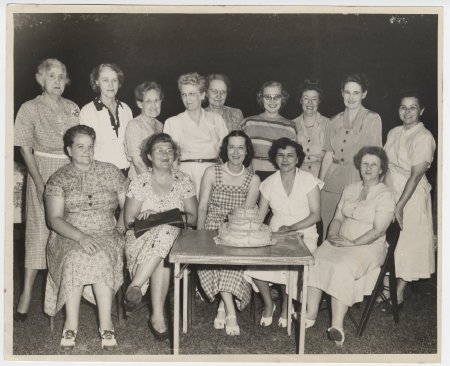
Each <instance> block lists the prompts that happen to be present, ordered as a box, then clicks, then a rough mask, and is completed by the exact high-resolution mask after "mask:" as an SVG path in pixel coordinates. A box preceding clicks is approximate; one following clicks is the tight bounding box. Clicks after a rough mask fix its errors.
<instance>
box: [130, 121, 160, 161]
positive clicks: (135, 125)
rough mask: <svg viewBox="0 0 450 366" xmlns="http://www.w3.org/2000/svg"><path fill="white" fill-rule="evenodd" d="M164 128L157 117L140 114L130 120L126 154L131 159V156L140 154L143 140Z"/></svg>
mask: <svg viewBox="0 0 450 366" xmlns="http://www.w3.org/2000/svg"><path fill="white" fill-rule="evenodd" d="M162 130H163V124H162V123H161V122H159V121H158V120H157V119H156V118H150V117H147V116H144V115H143V114H140V115H139V116H137V117H136V118H134V119H132V120H131V121H130V122H128V125H127V129H126V130H125V140H124V146H125V154H126V155H127V157H128V159H129V160H130V161H131V158H133V157H135V156H140V154H141V149H142V146H141V145H142V142H143V141H144V140H146V139H147V138H148V137H150V136H151V135H154V134H155V133H160V132H162Z"/></svg>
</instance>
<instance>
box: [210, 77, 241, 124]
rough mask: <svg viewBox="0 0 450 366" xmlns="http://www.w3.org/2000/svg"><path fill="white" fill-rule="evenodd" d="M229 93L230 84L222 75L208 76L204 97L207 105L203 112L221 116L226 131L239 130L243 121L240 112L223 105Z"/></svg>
mask: <svg viewBox="0 0 450 366" xmlns="http://www.w3.org/2000/svg"><path fill="white" fill-rule="evenodd" d="M230 91H231V82H230V79H229V78H228V76H226V75H224V74H210V75H208V76H207V77H206V97H207V98H208V102H209V105H208V106H207V107H206V108H205V111H208V112H213V113H217V114H218V115H219V116H221V117H222V118H223V119H224V121H225V123H226V125H227V128H228V131H233V130H239V129H240V128H241V127H240V126H241V122H242V121H243V119H244V115H243V114H242V111H241V110H240V109H238V108H231V107H228V106H226V105H225V101H226V100H227V96H228V95H229V94H230Z"/></svg>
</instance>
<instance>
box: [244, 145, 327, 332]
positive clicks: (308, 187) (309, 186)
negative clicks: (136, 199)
mask: <svg viewBox="0 0 450 366" xmlns="http://www.w3.org/2000/svg"><path fill="white" fill-rule="evenodd" d="M304 158H305V154H304V153H303V149H302V146H301V145H300V144H298V143H297V142H295V141H292V140H290V139H288V138H286V137H283V138H281V139H278V140H275V141H274V142H273V143H272V146H271V148H270V150H269V159H270V161H271V162H272V163H273V165H274V166H275V167H276V168H277V169H278V171H277V172H276V173H274V174H272V175H271V176H270V177H268V178H267V179H266V180H265V181H264V182H262V183H261V187H260V191H261V195H260V198H259V211H260V213H261V215H262V216H263V217H265V216H266V215H267V212H268V210H269V206H270V208H271V209H272V212H273V216H272V219H271V220H270V227H271V228H272V230H273V231H278V232H286V233H287V232H291V231H297V232H299V233H302V234H303V240H304V242H305V244H306V246H307V247H308V249H309V250H310V251H311V253H313V252H314V251H315V250H316V248H317V238H318V234H317V230H316V222H318V221H320V189H319V184H320V183H319V182H320V181H319V180H318V179H317V178H315V177H314V176H313V175H312V174H311V173H309V172H305V171H303V170H301V169H300V168H301V166H302V163H303V160H304ZM320 185H321V184H320ZM245 275H246V278H247V277H250V278H251V279H253V281H254V283H255V284H256V286H257V288H258V290H259V291H260V292H261V295H262V297H263V300H264V311H263V314H262V317H261V321H260V325H261V326H264V327H267V326H269V325H271V324H272V317H273V313H274V312H275V304H274V303H273V300H272V297H271V294H270V289H269V282H271V283H280V284H282V285H283V286H282V287H283V302H282V309H281V316H280V319H279V321H278V326H280V327H283V328H285V327H286V326H287V307H288V306H287V305H288V303H287V299H288V297H287V293H288V286H287V283H288V271H287V268H286V267H273V266H270V267H269V268H268V269H263V270H261V269H258V268H256V269H253V268H252V269H250V268H249V269H248V270H247V271H245ZM284 288H285V291H284Z"/></svg>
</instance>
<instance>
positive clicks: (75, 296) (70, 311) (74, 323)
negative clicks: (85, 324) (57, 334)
mask: <svg viewBox="0 0 450 366" xmlns="http://www.w3.org/2000/svg"><path fill="white" fill-rule="evenodd" d="M82 293H83V286H79V287H75V288H74V290H73V292H72V294H71V295H70V297H69V299H68V300H67V301H66V303H65V306H66V321H65V322H64V329H70V330H78V317H79V315H80V301H81V294H82Z"/></svg>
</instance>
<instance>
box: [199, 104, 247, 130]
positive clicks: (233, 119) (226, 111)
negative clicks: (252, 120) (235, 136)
mask: <svg viewBox="0 0 450 366" xmlns="http://www.w3.org/2000/svg"><path fill="white" fill-rule="evenodd" d="M205 111H207V112H213V109H212V108H211V106H207V107H206V108H205ZM213 113H214V112H213ZM221 116H222V118H223V120H224V121H225V124H226V125H227V128H228V132H231V131H234V130H240V129H241V122H242V121H243V120H244V115H243V114H242V111H241V110H240V109H238V108H231V107H228V106H226V105H224V106H223V108H222V114H221Z"/></svg>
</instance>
